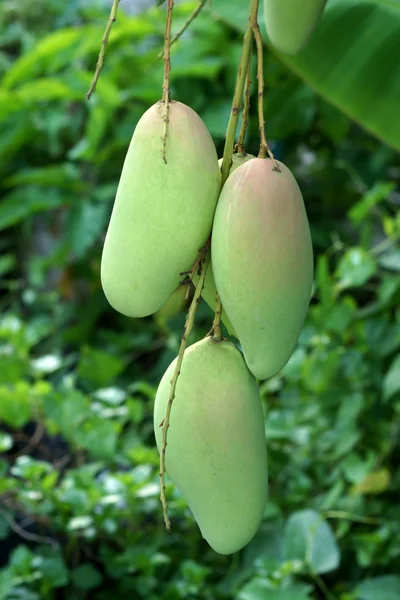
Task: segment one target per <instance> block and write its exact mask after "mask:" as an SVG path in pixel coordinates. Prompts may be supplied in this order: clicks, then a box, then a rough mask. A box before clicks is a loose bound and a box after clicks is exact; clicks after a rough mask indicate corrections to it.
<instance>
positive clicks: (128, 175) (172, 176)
mask: <svg viewBox="0 0 400 600" xmlns="http://www.w3.org/2000/svg"><path fill="white" fill-rule="evenodd" d="M164 120H165V105H164V103H162V102H158V103H157V104H155V105H154V106H152V107H151V108H150V109H149V110H148V111H147V112H146V113H145V114H144V115H143V116H142V118H141V119H140V121H139V123H138V124H137V126H136V129H135V132H134V134H133V137H132V141H131V143H130V146H129V149H128V154H127V156H126V159H125V163H124V166H123V169H122V174H121V179H120V182H119V186H118V191H117V196H116V199H115V203H114V208H113V211H112V215H111V220H110V224H109V227H108V231H107V235H106V240H105V243H104V248H103V256H102V261H101V280H102V285H103V289H104V293H105V295H106V297H107V300H108V301H109V303H110V304H111V305H112V306H113V307H114V308H115V309H116V310H118V311H119V312H121V313H122V314H124V315H127V316H129V317H145V316H147V315H150V314H152V313H155V312H156V311H157V310H159V309H160V308H161V307H162V306H163V304H165V302H166V301H167V300H168V298H169V297H170V296H171V294H172V293H173V291H174V290H175V289H176V288H177V286H178V284H179V281H180V280H181V279H182V277H181V276H180V275H179V273H180V272H181V271H187V270H188V269H190V268H191V267H192V265H193V263H194V262H195V260H196V257H197V255H198V251H199V250H200V248H201V247H202V246H203V245H204V244H205V242H206V240H207V238H208V236H209V235H210V232H211V225H212V220H213V215H214V211H215V206H216V202H217V198H218V193H219V185H220V173H219V168H218V158H217V154H216V150H215V146H214V143H213V141H212V139H211V136H210V134H209V132H208V131H207V129H206V127H205V125H204V123H203V122H202V121H201V119H200V117H199V116H198V115H197V114H196V113H195V112H194V111H193V110H192V109H191V108H189V107H188V106H185V105H184V104H181V103H180V102H172V103H171V104H170V107H169V122H168V133H167V138H166V153H165V154H166V161H167V162H166V163H165V162H164V160H163V155H162V145H163V134H164Z"/></svg>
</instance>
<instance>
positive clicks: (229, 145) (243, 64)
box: [221, 0, 259, 189]
mask: <svg viewBox="0 0 400 600" xmlns="http://www.w3.org/2000/svg"><path fill="white" fill-rule="evenodd" d="M258 4H259V0H250V8H249V20H248V24H247V27H246V32H245V34H244V38H243V48H242V56H241V58H240V63H239V69H238V74H237V79H236V86H235V92H234V95H233V101H232V109H231V114H230V117H229V122H228V127H227V129H226V137H225V146H224V155H223V161H222V167H221V189H222V187H223V186H224V184H225V181H226V180H227V179H228V175H229V169H230V166H231V162H232V154H233V146H234V143H235V135H236V129H237V124H238V120H239V110H240V105H241V103H242V99H243V91H244V86H245V82H246V75H247V66H248V64H249V59H250V54H251V47H252V41H253V23H257V14H258Z"/></svg>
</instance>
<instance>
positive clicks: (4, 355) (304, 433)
mask: <svg viewBox="0 0 400 600" xmlns="http://www.w3.org/2000/svg"><path fill="white" fill-rule="evenodd" d="M223 4H224V2H223V1H222V0H218V1H217V0H216V1H215V3H214V5H213V7H212V8H211V9H206V10H205V11H204V13H203V14H202V16H200V17H199V18H198V19H197V20H196V21H195V22H194V23H193V25H192V27H191V29H190V31H189V32H188V33H187V35H185V36H184V37H183V38H182V40H181V41H180V42H179V43H178V44H176V46H175V47H174V51H173V54H172V67H173V68H172V96H173V98H175V99H179V100H181V101H182V102H185V103H187V104H189V105H190V106H191V107H192V108H193V109H195V110H196V111H197V112H198V113H199V114H200V115H201V116H202V118H203V119H204V121H205V123H206V124H207V126H208V127H209V129H210V132H211V134H212V135H213V138H214V140H215V143H216V145H217V147H218V150H219V154H220V155H221V152H222V148H223V138H224V133H225V129H226V124H227V120H228V117H229V110H230V104H231V96H232V93H233V88H234V82H235V77H236V69H237V65H238V60H239V55H240V50H241V40H242V34H241V33H240V32H239V31H238V29H237V28H236V26H237V23H236V24H235V23H230V20H229V19H226V18H223V19H219V18H218V15H219V12H218V9H219V8H221V7H222V8H223V6H222V5H223ZM338 4H339V2H336V5H338ZM394 4H396V2H395V3H394ZM227 5H229V3H227V2H226V1H225V9H226V7H227ZM236 5H237V3H236ZM194 6H195V4H193V3H188V4H186V3H185V4H181V5H179V6H178V7H177V10H176V15H175V18H174V30H176V29H178V27H179V26H180V25H182V24H183V22H184V21H185V19H186V18H187V16H188V15H189V14H190V12H191V10H192V9H193V7H194ZM123 9H124V3H123V2H122V3H121V10H120V14H119V16H118V20H117V23H116V24H115V26H114V30H113V33H112V35H111V41H110V45H109V48H108V53H107V57H106V66H105V68H104V71H103V73H102V75H101V78H100V81H99V83H98V88H97V91H96V93H95V95H94V96H93V97H92V99H91V100H90V102H88V101H87V100H86V98H85V94H86V92H87V89H88V87H89V84H90V81H91V77H92V73H93V70H94V66H95V63H96V59H97V53H98V50H99V43H100V40H101V38H102V34H103V30H104V26H105V22H106V19H107V9H106V7H105V6H104V5H102V3H100V2H98V3H96V2H95V0H87V1H85V2H78V1H77V0H69V2H64V1H63V0H57V1H56V0H24V2H20V1H18V0H3V1H2V2H1V4H0V198H1V201H0V229H1V238H0V277H1V297H0V306H1V313H0V424H1V430H0V540H1V544H0V600H19V599H21V600H41V599H43V600H84V599H85V600H86V599H87V600H92V599H93V600H94V599H95V600H116V599H125V598H126V599H130V600H131V599H132V600H133V599H136V598H138V599H139V598H140V599H142V598H143V599H146V600H158V599H166V600H175V599H181V598H182V599H183V598H184V599H190V600H192V599H207V600H214V599H230V598H234V599H238V600H310V599H314V600H322V599H325V600H399V598H400V576H399V572H400V503H399V498H400V495H399V489H400V467H399V463H400V460H399V459H400V443H399V432H400V419H399V412H400V309H399V306H400V275H399V274H400V249H399V244H398V240H399V237H400V216H399V201H400V200H399V199H400V193H399V180H400V168H399V160H398V155H397V154H396V152H395V150H394V149H392V148H391V147H389V146H387V145H385V143H384V142H382V141H379V140H378V139H376V138H374V137H372V135H371V134H369V133H367V132H366V131H365V130H364V129H362V128H361V127H360V126H359V125H356V124H355V122H353V121H350V120H349V119H348V117H347V116H345V115H344V114H343V113H342V112H340V111H339V110H338V108H334V107H333V106H332V105H331V104H330V103H328V102H327V101H326V100H324V99H322V98H321V96H319V95H317V94H316V93H315V91H313V89H312V88H311V87H309V86H308V85H307V84H306V83H304V82H303V80H302V79H301V78H300V77H298V76H297V75H295V74H294V73H293V71H291V70H289V68H288V66H286V62H284V61H282V60H280V58H279V57H278V56H276V55H275V54H274V53H273V52H271V51H268V50H266V52H265V77H266V101H265V108H266V120H267V135H268V138H269V140H270V142H271V145H272V146H273V149H274V151H275V153H276V156H277V157H278V158H279V159H280V160H284V161H285V163H286V164H287V165H288V166H289V167H290V168H291V169H292V170H293V172H294V173H295V175H296V177H297V179H298V181H299V184H300V187H301V188H302V190H303V195H304V198H305V202H306V206H307V211H308V215H309V219H310V223H311V228H312V236H313V242H314V249H315V261H316V270H315V291H314V295H313V299H312V304H311V307H310V310H309V314H308V317H307V321H306V323H305V326H304V330H303V333H302V335H301V338H300V341H299V344H298V347H297V349H296V351H295V353H294V355H293V357H292V359H291V360H290V362H289V363H288V365H287V366H286V367H285V369H284V370H283V372H282V373H280V374H279V375H278V376H276V377H274V378H272V379H270V380H269V381H266V382H263V383H262V384H261V391H262V397H263V402H264V409H265V426H266V435H267V440H268V448H269V469H270V500H269V503H268V506H267V509H266V514H265V520H264V522H263V524H262V527H261V529H260V531H259V533H258V534H257V536H256V538H255V539H254V540H253V541H252V542H251V543H250V544H249V545H248V546H247V548H245V550H243V551H242V552H240V553H238V554H236V555H234V556H231V557H223V556H219V555H217V554H215V553H214V552H213V551H212V550H210V548H209V547H208V545H207V544H206V543H205V542H204V540H202V538H201V535H200V533H199V530H198V528H197V526H196V524H195V523H194V520H193V518H192V517H191V515H190V512H189V510H188V508H187V507H186V505H185V502H184V501H183V499H182V498H181V497H180V496H179V494H178V493H177V492H176V490H175V489H174V488H173V486H172V485H171V484H170V483H168V486H167V492H168V497H169V506H170V516H171V519H172V526H173V529H172V533H171V534H167V533H166V532H165V530H164V527H163V518H162V511H161V508H160V504H159V498H158V496H159V485H158V454H157V451H156V449H155V443H154V436H153V430H152V407H153V401H154V395H155V390H156V388H157V384H158V382H159V380H160V377H161V376H162V374H163V372H164V370H165V369H166V367H167V366H168V364H169V363H170V361H171V360H172V359H173V358H174V357H175V356H176V354H177V350H178V345H179V340H180V335H181V331H182V327H183V324H184V319H185V311H184V307H182V309H181V310H180V311H178V313H177V314H175V315H172V316H168V315H166V314H164V315H163V314H160V315H156V316H155V317H154V318H153V317H150V318H147V319H141V320H137V319H128V318H125V317H123V316H121V315H118V314H117V313H115V312H114V311H113V310H112V309H111V308H110V307H109V306H108V304H107V302H106V300H105V298H104V295H103V293H102V290H101V286H100V276H99V265H100V256H101V249H102V243H103V240H104V235H105V230H106V227H107V222H108V219H109V216H110V213H111V208H112V203H113V200H114V196H115V191H116V187H117V184H118V178H119V174H120V171H121V166H122V162H123V159H124V156H125V153H126V150H127V146H128V144H129V141H130V138H131V135H132V132H133V129H134V127H135V125H136V123H137V121H138V119H139V118H140V116H141V115H142V114H143V112H144V111H145V110H146V109H147V108H148V106H150V105H151V104H152V103H154V102H155V101H157V100H158V99H159V98H160V94H161V82H162V69H163V65H162V61H159V60H158V59H157V53H158V51H159V50H160V48H161V46H162V39H163V28H164V11H163V10H161V9H159V10H157V9H155V8H151V9H150V10H149V12H146V13H142V14H140V15H138V16H135V17H132V16H128V15H127V14H124V12H123ZM225 12H226V11H225ZM222 13H223V10H222V11H221V14H222ZM235 15H236V17H235V18H236V19H237V17H238V13H235ZM399 24H400V21H399V22H398V25H399ZM243 26H244V24H243ZM371 35H372V34H371ZM369 41H371V43H372V38H370V39H368V38H366V39H364V42H366V43H367V47H368V42H369ZM349 60H350V59H349ZM253 63H255V61H253ZM289 66H293V65H289ZM348 68H349V69H350V72H351V63H350V62H349V65H348ZM296 70H297V72H299V69H298V68H297V69H296ZM300 71H301V69H300ZM397 73H398V71H397ZM300 74H301V73H300ZM376 77H377V78H378V79H379V72H378V71H377V72H376ZM254 81H256V78H255V76H254ZM390 83H392V84H394V85H395V86H397V87H398V88H399V89H400V85H399V84H400V82H399V81H392V82H390V81H389V82H386V85H387V86H389V87H390ZM314 87H315V86H314ZM253 92H254V93H253V102H252V105H253V116H252V119H251V123H250V131H249V135H248V141H247V150H248V152H252V153H256V152H257V135H258V132H257V120H256V118H255V114H254V107H255V105H256V92H255V90H253ZM389 92H390V90H389V91H388V92H387V93H388V94H389ZM361 95H362V94H361ZM374 98H375V101H376V102H378V108H379V98H377V97H376V95H375V96H374ZM334 104H335V105H336V106H337V103H336V102H335V103H334ZM374 110H375V109H374ZM385 110H386V109H385ZM382 112H384V111H383V108H382ZM389 116H390V115H389ZM397 119H399V116H398V114H397ZM361 122H362V119H361ZM395 127H396V123H395V121H393V128H395ZM392 132H393V130H391V133H392ZM391 146H393V144H391ZM211 319H212V314H211V312H210V310H209V308H208V307H207V305H205V304H204V303H202V304H201V305H200V307H199V312H198V319H197V323H196V328H195V331H194V334H193V337H192V341H195V340H197V339H200V338H201V337H203V336H204V335H205V334H206V333H207V331H208V330H209V328H210V324H211Z"/></svg>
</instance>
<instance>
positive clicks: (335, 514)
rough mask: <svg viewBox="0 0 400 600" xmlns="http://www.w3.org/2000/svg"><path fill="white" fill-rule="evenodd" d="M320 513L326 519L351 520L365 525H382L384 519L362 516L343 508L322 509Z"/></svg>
mask: <svg viewBox="0 0 400 600" xmlns="http://www.w3.org/2000/svg"><path fill="white" fill-rule="evenodd" d="M322 514H323V516H324V517H326V518H327V519H343V520H347V521H353V522H354V523H365V524H366V525H382V523H383V522H384V519H377V518H375V517H363V516H362V515H355V514H353V513H349V512H347V511H344V510H327V511H322Z"/></svg>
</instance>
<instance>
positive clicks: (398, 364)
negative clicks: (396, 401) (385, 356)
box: [383, 354, 400, 400]
mask: <svg viewBox="0 0 400 600" xmlns="http://www.w3.org/2000/svg"><path fill="white" fill-rule="evenodd" d="M398 392H400V354H398V355H397V356H396V358H395V359H394V360H393V362H392V364H391V365H390V367H389V370H388V372H387V373H386V374H385V377H384V379H383V399H384V400H389V399H390V398H391V397H392V396H394V395H395V394H397V393H398Z"/></svg>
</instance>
